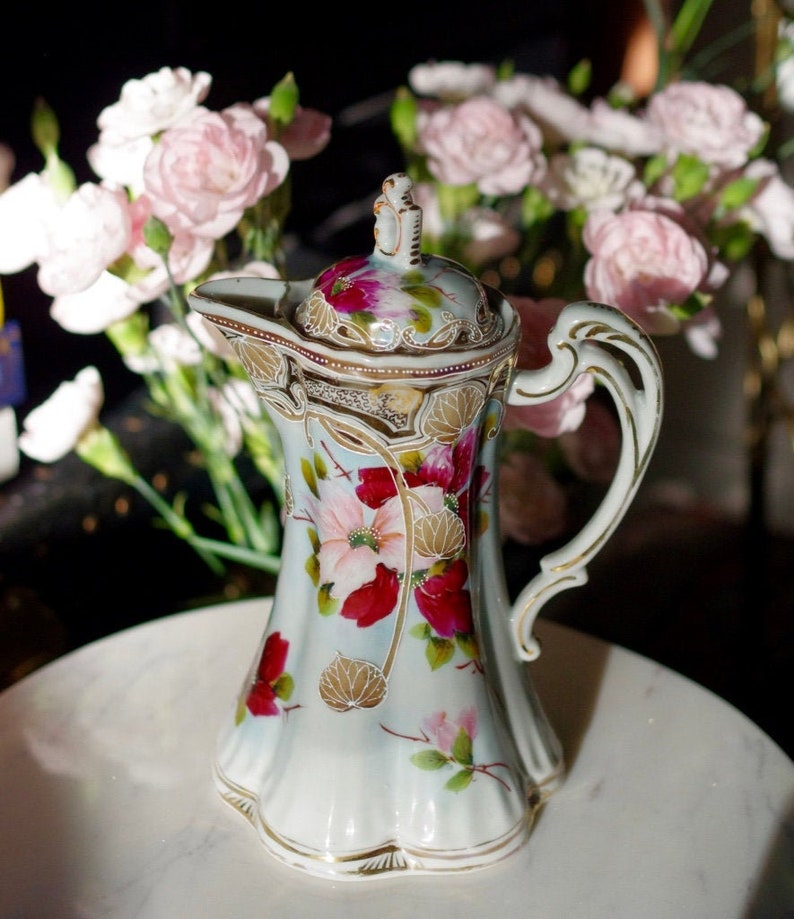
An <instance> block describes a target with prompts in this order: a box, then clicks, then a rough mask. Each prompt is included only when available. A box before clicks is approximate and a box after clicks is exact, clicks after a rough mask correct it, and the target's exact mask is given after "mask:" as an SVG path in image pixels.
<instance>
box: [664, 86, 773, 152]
mask: <svg viewBox="0 0 794 919" xmlns="http://www.w3.org/2000/svg"><path fill="white" fill-rule="evenodd" d="M646 117H647V119H648V121H649V122H650V124H652V125H654V126H656V127H657V128H659V130H660V131H661V132H662V134H663V135H664V145H665V147H666V148H667V149H668V150H669V151H670V152H671V153H672V154H678V153H689V154H691V155H693V156H697V157H700V159H701V160H703V162H705V163H712V164H714V165H715V166H721V167H722V168H724V169H734V168H736V167H738V166H742V165H743V164H744V163H745V162H746V161H747V157H748V155H749V153H750V151H751V150H752V149H753V147H755V146H756V144H757V143H758V141H759V140H760V139H761V138H762V137H763V135H764V130H765V126H764V122H763V121H762V120H761V118H759V116H758V115H756V113H755V112H752V111H750V109H748V107H747V104H746V103H745V101H744V99H743V98H742V97H741V96H740V95H739V93H737V92H736V91H735V90H734V89H731V88H730V87H729V86H723V85H714V84H713V83H705V82H691V83H688V82H682V83H672V84H670V86H668V87H666V88H665V89H663V90H662V91H661V92H658V93H656V94H655V95H654V96H652V97H651V98H650V100H649V102H648V107H647V109H646Z"/></svg>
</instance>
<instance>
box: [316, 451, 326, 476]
mask: <svg viewBox="0 0 794 919" xmlns="http://www.w3.org/2000/svg"><path fill="white" fill-rule="evenodd" d="M314 471H315V472H316V473H317V478H318V479H327V478H328V467H327V466H326V465H325V458H324V457H323V456H322V455H321V454H320V453H315V454H314Z"/></svg>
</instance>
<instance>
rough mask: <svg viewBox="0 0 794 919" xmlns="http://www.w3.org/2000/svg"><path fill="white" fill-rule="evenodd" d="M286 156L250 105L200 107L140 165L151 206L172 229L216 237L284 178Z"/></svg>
mask: <svg viewBox="0 0 794 919" xmlns="http://www.w3.org/2000/svg"><path fill="white" fill-rule="evenodd" d="M288 170H289V157H288V156H287V152H286V150H285V149H284V148H283V147H282V146H281V144H278V143H276V142H275V141H269V140H268V139H267V129H266V127H265V124H264V123H263V122H262V120H261V119H260V118H259V117H258V116H257V115H256V114H255V112H254V111H253V109H252V108H251V106H248V105H243V104H239V105H235V106H231V107H230V108H227V109H224V110H223V111H222V112H210V111H207V110H206V109H204V108H198V109H195V110H194V111H193V113H192V114H191V115H190V116H188V117H187V118H186V119H185V120H184V121H182V122H181V123H180V124H178V125H176V126H174V127H173V128H171V129H170V130H168V131H166V132H165V133H164V134H163V136H162V138H161V139H160V143H159V144H157V145H156V146H155V147H154V149H153V150H152V152H151V153H150V154H149V156H148V158H147V160H146V164H145V166H144V183H145V186H146V192H147V194H148V195H149V197H150V199H151V202H152V210H153V212H154V213H155V215H156V216H158V217H159V218H160V219H161V220H162V221H164V223H165V224H166V225H167V226H168V228H169V229H170V230H171V232H172V233H174V234H176V233H179V232H188V233H192V234H193V235H194V236H206V237H211V238H213V239H219V238H220V237H222V236H224V235H225V234H226V233H228V232H229V231H230V230H232V229H233V228H234V227H235V226H236V224H237V223H238V222H239V220H240V218H241V217H242V216H243V213H244V212H245V210H246V208H249V207H252V206H253V205H254V204H256V203H257V201H259V199H260V198H262V197H264V196H265V195H268V194H270V192H272V191H273V189H275V188H277V187H278V186H279V185H280V184H281V183H282V182H283V181H284V179H285V177H286V175H287V172H288Z"/></svg>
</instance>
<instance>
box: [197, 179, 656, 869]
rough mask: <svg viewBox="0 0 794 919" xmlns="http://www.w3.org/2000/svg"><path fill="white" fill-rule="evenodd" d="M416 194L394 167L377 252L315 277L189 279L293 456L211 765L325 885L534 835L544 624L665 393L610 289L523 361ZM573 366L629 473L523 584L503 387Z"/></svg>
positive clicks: (498, 310) (586, 552) (492, 293)
mask: <svg viewBox="0 0 794 919" xmlns="http://www.w3.org/2000/svg"><path fill="white" fill-rule="evenodd" d="M411 189H412V183H411V181H410V179H409V178H408V177H407V176H406V175H404V174H401V173H397V174H395V175H392V176H389V177H388V178H387V179H386V181H385V182H384V184H383V194H382V195H381V196H380V197H379V198H378V199H377V200H376V202H375V207H374V211H375V247H374V251H373V253H372V254H371V255H368V256H354V257H351V258H348V259H343V260H342V261H340V262H338V263H336V264H335V265H332V266H331V267H330V268H328V269H326V270H325V271H323V272H321V273H320V274H319V275H318V276H317V278H315V279H314V280H303V281H290V282H287V281H276V280H262V279H252V278H231V279H228V278H227V279H223V280H216V281H210V282H207V283H206V284H203V285H201V286H199V287H198V288H197V289H196V290H195V291H194V293H193V294H192V295H191V298H190V300H191V306H192V307H193V309H195V310H197V311H198V312H200V313H201V314H203V315H204V316H205V317H206V318H207V319H208V320H209V321H210V322H212V323H213V324H215V326H217V327H218V328H219V329H221V330H222V332H223V333H224V334H225V336H226V337H227V339H228V341H229V342H230V343H231V345H232V347H233V348H234V350H235V351H236V353H237V355H238V357H239V358H240V360H241V362H242V364H243V367H244V368H245V370H246V372H247V373H248V375H249V377H250V379H251V381H252V383H253V385H254V387H255V389H256V391H257V393H258V394H259V396H260V397H261V398H262V399H263V400H264V403H265V405H266V408H267V411H268V414H269V415H270V417H271V418H272V420H273V423H274V424H275V426H276V427H277V429H278V432H279V435H280V437H281V441H282V445H283V450H284V456H285V464H286V482H285V494H286V501H285V507H284V515H285V525H284V537H283V551H282V567H281V571H280V573H279V577H278V583H277V586H276V590H275V594H274V598H273V603H272V611H271V614H270V617H269V619H268V622H267V626H266V628H265V632H264V634H263V636H262V639H261V643H260V646H259V647H258V648H257V649H256V652H255V654H254V656H253V661H252V664H251V667H250V670H249V672H248V674H247V677H246V679H245V681H244V684H243V686H242V688H241V691H240V694H239V697H238V699H237V700H236V701H235V702H234V704H233V705H232V706H231V707H230V711H229V716H228V718H227V720H226V722H225V723H224V724H223V725H222V728H221V732H220V737H219V740H218V748H217V756H216V761H215V764H214V769H215V781H216V784H217V786H218V789H219V790H220V793H221V794H222V795H223V797H224V798H225V799H226V800H227V801H228V802H229V803H230V804H232V805H233V806H234V807H236V808H238V809H239V810H240V811H241V812H242V813H243V814H244V815H245V816H246V817H247V818H248V819H249V820H250V821H251V823H252V824H253V825H254V827H255V828H256V830H257V832H258V835H259V837H260V839H261V841H262V842H263V843H264V845H265V847H266V848H267V849H268V850H269V851H270V852H271V853H272V854H273V855H275V856H276V857H277V858H279V859H280V860H281V861H283V862H284V863H286V864H288V865H291V866H294V867H296V868H298V869H301V870H305V871H307V872H309V873H311V874H313V875H317V876H321V877H325V878H328V879H331V880H359V881H360V880H372V879H376V878H381V877H389V876H393V875H407V874H417V873H418V874H432V873H436V872H445V873H446V872H456V871H467V870H472V869H475V868H483V867H486V866H488V865H491V864H494V863H497V862H499V861H500V860H502V859H504V858H506V857H507V856H509V855H510V854H511V853H513V852H515V851H516V850H518V849H519V848H520V847H521V846H523V845H524V844H525V843H526V842H527V840H528V839H529V837H530V834H531V829H532V824H533V819H534V816H535V814H536V812H537V809H538V808H539V807H540V806H541V805H542V803H543V801H544V799H545V798H546V796H547V795H548V794H550V793H551V792H552V791H553V790H554V789H555V788H556V787H557V785H558V784H559V783H560V781H561V780H562V778H563V760H562V754H561V750H560V746H559V742H558V740H557V738H556V736H555V734H554V731H553V729H552V727H551V725H550V724H549V722H548V720H547V718H546V716H545V714H544V712H543V708H542V705H541V701H540V700H539V699H538V697H537V694H536V692H535V689H534V687H533V684H532V679H531V667H530V666H529V665H528V664H527V662H528V661H531V660H532V659H533V658H535V657H536V656H537V655H538V653H539V648H538V645H537V643H536V641H535V639H534V636H533V623H534V621H535V618H536V616H537V614H538V611H539V609H540V608H541V606H542V605H543V603H544V602H545V601H546V600H547V599H549V598H550V597H552V596H553V595H554V594H556V593H557V592H559V591H561V590H564V589H565V588H567V587H573V586H575V585H577V584H582V583H583V582H584V581H585V580H586V577H587V564H588V563H589V562H590V561H591V559H592V558H593V557H594V556H595V554H596V553H597V552H598V551H599V550H600V548H601V547H602V546H603V545H604V543H605V541H606V540H607V539H608V538H609V536H610V534H611V533H612V532H613V530H614V528H615V527H616V526H617V524H618V523H619V522H620V520H621V519H622V517H623V515H624V513H625V511H626V509H627V508H628V506H629V505H630V503H631V501H632V499H633V497H634V495H635V493H636V490H637V488H638V486H639V484H640V482H641V480H642V477H643V475H644V473H645V470H646V467H647V464H648V461H649V459H650V456H651V454H652V451H653V448H654V445H655V443H656V438H657V436H658V430H659V424H660V420H661V412H662V389H661V368H660V365H659V361H658V358H657V355H656V350H655V348H654V346H653V344H652V342H651V341H650V339H649V338H648V337H647V336H646V335H645V334H644V333H643V332H642V331H641V330H640V329H639V328H638V327H637V326H636V325H635V324H634V323H633V322H632V321H630V320H629V319H627V318H626V317H625V316H624V315H623V314H622V313H620V312H619V311H617V310H615V309H612V308H610V307H607V306H604V305H600V304H594V303H585V302H582V303H574V304H571V305H569V306H567V307H565V309H564V310H563V311H562V313H561V315H560V317H559V319H558V321H557V323H556V325H555V326H554V328H552V329H551V330H550V332H549V338H548V342H549V346H550V349H551V352H552V356H553V357H552V361H551V362H550V363H549V364H548V365H547V366H546V367H544V368H541V369H539V370H533V371H518V370H517V369H516V366H515V364H516V353H517V348H518V343H519V336H520V324H519V320H518V316H517V314H516V312H515V310H514V309H513V307H512V306H511V305H510V303H509V302H508V301H507V299H506V298H505V297H503V296H502V295H501V294H500V293H499V292H498V291H497V290H495V289H493V288H490V287H488V286H486V285H483V284H481V283H480V282H479V281H477V280H476V279H475V278H474V277H472V276H471V275H470V274H469V273H468V272H466V271H465V270H464V269H463V268H462V267H461V266H460V265H458V264H457V263H455V262H451V261H449V260H447V259H444V258H441V257H438V256H427V255H423V254H422V253H421V217H422V214H421V209H420V208H419V207H418V206H417V205H416V204H415V203H414V202H413V198H412V194H411ZM582 373H591V374H593V375H594V376H595V378H596V379H597V381H598V382H599V383H600V384H602V385H604V386H605V387H607V389H608V390H609V392H610V393H611V395H612V397H613V399H614V402H615V406H616V411H617V414H618V416H619V419H620V424H621V430H622V446H621V455H620V460H619V465H618V469H617V472H616V474H615V476H614V479H613V481H612V483H611V485H610V487H609V489H608V491H607V494H606V497H605V498H604V499H603V501H602V503H601V505H600V507H599V508H598V509H597V510H596V512H595V514H594V516H593V518H592V519H591V520H590V521H589V523H588V524H587V525H586V526H585V527H584V529H583V530H582V531H581V532H580V533H578V534H577V535H576V536H575V537H574V538H573V539H572V540H571V541H570V542H569V543H568V544H567V545H565V546H564V547H562V548H561V549H559V550H557V551H555V552H553V553H551V554H549V555H547V556H546V557H545V558H544V559H543V561H542V564H541V566H540V570H539V571H538V573H537V574H536V575H535V576H534V577H533V578H532V580H531V581H530V582H529V584H528V585H527V586H526V588H524V590H523V591H522V592H521V594H520V596H519V597H518V598H517V600H516V601H515V603H511V602H510V599H509V597H508V593H507V590H506V588H505V581H504V573H503V563H502V556H501V544H500V538H499V526H498V516H497V514H498V511H497V489H498V482H497V470H498V463H497V449H498V438H499V431H500V426H501V422H502V416H503V412H504V407H505V404H506V403H508V402H509V403H515V404H527V403H534V402H541V401H544V400H547V399H551V398H553V397H554V396H556V395H558V394H560V393H563V392H565V391H566V390H567V388H569V387H570V386H571V385H572V384H573V382H574V381H575V380H576V379H577V378H578V377H579V375H580V374H582Z"/></svg>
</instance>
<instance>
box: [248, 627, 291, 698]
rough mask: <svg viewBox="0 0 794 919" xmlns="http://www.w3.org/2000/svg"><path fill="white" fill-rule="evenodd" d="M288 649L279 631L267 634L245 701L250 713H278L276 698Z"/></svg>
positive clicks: (287, 644)
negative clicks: (253, 679) (254, 678)
mask: <svg viewBox="0 0 794 919" xmlns="http://www.w3.org/2000/svg"><path fill="white" fill-rule="evenodd" d="M288 651H289V642H288V641H286V639H284V638H282V637H281V632H273V633H272V634H271V635H268V638H267V641H266V642H265V647H264V650H263V651H262V658H261V659H260V661H259V667H258V669H257V672H256V680H255V681H254V685H253V687H252V688H251V691H250V692H249V693H248V699H247V700H246V703H245V704H246V706H247V708H248V711H249V712H251V714H252V715H278V714H279V712H280V709H279V707H278V705H277V704H276V699H277V698H278V697H279V681H281V680H282V677H283V676H284V668H285V666H286V664H287V652H288Z"/></svg>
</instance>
